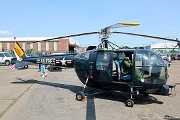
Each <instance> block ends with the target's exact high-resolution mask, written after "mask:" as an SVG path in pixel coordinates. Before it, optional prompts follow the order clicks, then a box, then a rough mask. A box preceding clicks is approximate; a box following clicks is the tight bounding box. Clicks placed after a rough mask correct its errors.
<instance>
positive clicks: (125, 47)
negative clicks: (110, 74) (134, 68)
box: [119, 46, 131, 49]
mask: <svg viewBox="0 0 180 120" xmlns="http://www.w3.org/2000/svg"><path fill="white" fill-rule="evenodd" d="M119 49H131V47H129V46H122V47H119Z"/></svg>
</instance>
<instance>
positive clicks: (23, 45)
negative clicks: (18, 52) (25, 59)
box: [22, 42, 26, 50]
mask: <svg viewBox="0 0 180 120" xmlns="http://www.w3.org/2000/svg"><path fill="white" fill-rule="evenodd" d="M22 49H23V50H25V49H26V48H25V42H22Z"/></svg>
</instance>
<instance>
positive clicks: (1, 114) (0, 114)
mask: <svg viewBox="0 0 180 120" xmlns="http://www.w3.org/2000/svg"><path fill="white" fill-rule="evenodd" d="M34 83H35V82H34ZM34 83H32V84H31V85H30V86H29V87H28V88H27V89H26V90H25V91H24V92H23V93H21V94H20V95H19V96H18V97H17V98H15V99H11V100H13V101H12V103H11V104H10V105H9V106H8V107H7V108H6V109H5V110H4V111H3V112H2V113H0V118H1V117H2V116H3V115H4V114H5V113H6V112H7V111H8V110H9V109H10V108H11V107H12V106H13V105H14V104H15V103H16V102H17V101H18V100H19V99H20V98H21V97H22V96H23V95H24V94H25V93H26V92H27V91H28V90H29V89H30V87H31V86H32V85H33V84H34Z"/></svg>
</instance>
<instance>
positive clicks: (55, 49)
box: [54, 42, 57, 51]
mask: <svg viewBox="0 0 180 120" xmlns="http://www.w3.org/2000/svg"><path fill="white" fill-rule="evenodd" d="M54 51H57V42H54Z"/></svg>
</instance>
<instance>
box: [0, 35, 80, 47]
mask: <svg viewBox="0 0 180 120" xmlns="http://www.w3.org/2000/svg"><path fill="white" fill-rule="evenodd" d="M50 38H55V37H17V38H16V40H17V41H27V42H33V41H43V40H46V39H50ZM61 39H69V45H70V46H75V47H79V46H80V44H79V42H78V41H75V40H74V39H73V38H72V37H69V38H61ZM3 41H6V42H12V41H15V40H14V38H13V37H12V38H0V42H3ZM51 41H58V39H54V40H51Z"/></svg>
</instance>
